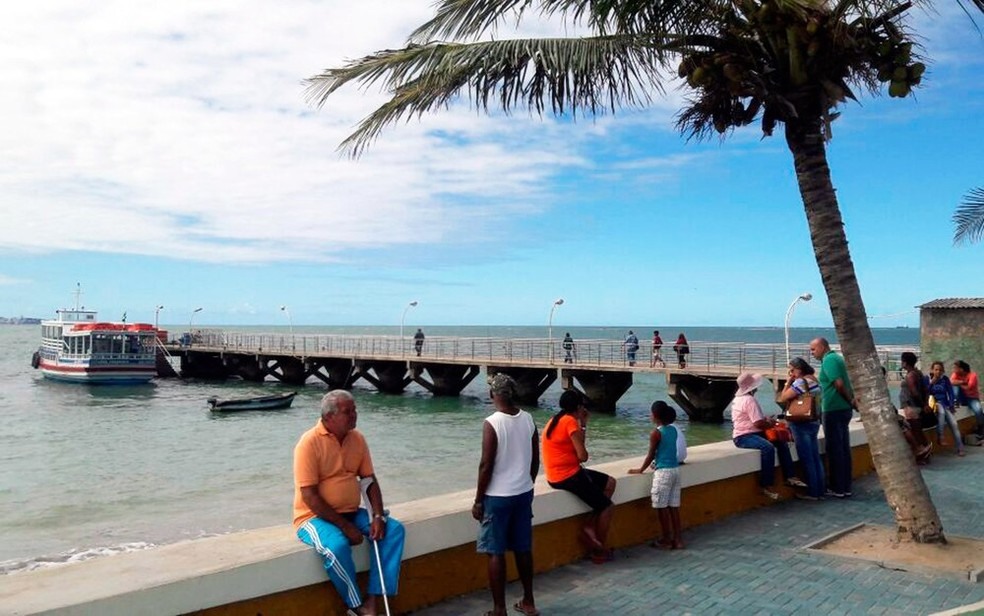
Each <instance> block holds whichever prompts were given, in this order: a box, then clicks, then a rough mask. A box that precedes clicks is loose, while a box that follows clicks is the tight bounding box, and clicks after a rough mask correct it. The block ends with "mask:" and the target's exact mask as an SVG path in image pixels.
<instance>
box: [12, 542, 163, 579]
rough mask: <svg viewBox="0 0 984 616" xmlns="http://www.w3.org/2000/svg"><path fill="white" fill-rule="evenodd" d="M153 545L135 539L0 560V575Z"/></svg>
mask: <svg viewBox="0 0 984 616" xmlns="http://www.w3.org/2000/svg"><path fill="white" fill-rule="evenodd" d="M153 547H157V546H156V544H153V543H147V542H144V541H136V542H132V543H122V544H120V545H114V546H108V547H98V548H89V549H85V550H76V549H73V550H68V551H67V552H62V553H61V554H57V555H55V556H37V557H35V558H30V559H27V560H6V561H0V575H9V574H12V573H25V572H27V571H36V570H38V569H48V568H51V567H60V566H62V565H70V564H72V563H79V562H82V561H86V560H91V559H93V558H101V557H103V556H112V555H114V554H124V553H126V552H137V551H139V550H147V549H150V548H153Z"/></svg>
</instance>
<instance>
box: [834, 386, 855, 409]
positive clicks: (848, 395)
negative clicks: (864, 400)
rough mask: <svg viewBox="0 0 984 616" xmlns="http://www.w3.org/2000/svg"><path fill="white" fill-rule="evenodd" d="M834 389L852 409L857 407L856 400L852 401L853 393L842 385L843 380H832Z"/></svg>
mask: <svg viewBox="0 0 984 616" xmlns="http://www.w3.org/2000/svg"><path fill="white" fill-rule="evenodd" d="M834 389H836V390H837V393H838V394H840V396H841V398H844V400H845V401H847V402H848V404H850V405H851V407H852V408H854V407H856V406H857V404H856V403H857V400H855V399H854V392H852V391H850V390H849V389H848V388H847V386H845V385H844V379H835V380H834Z"/></svg>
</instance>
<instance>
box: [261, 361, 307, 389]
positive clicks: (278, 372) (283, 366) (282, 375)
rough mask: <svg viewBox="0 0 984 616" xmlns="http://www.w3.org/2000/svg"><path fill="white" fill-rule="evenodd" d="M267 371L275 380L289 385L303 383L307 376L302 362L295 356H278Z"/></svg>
mask: <svg viewBox="0 0 984 616" xmlns="http://www.w3.org/2000/svg"><path fill="white" fill-rule="evenodd" d="M268 372H269V373H270V374H271V375H273V376H274V377H275V378H276V379H277V380H279V381H281V382H283V383H289V384H291V385H303V384H304V381H306V380H307V377H308V373H307V370H306V369H305V366H304V362H303V361H301V360H300V359H298V358H296V357H278V358H277V360H276V361H275V362H274V364H273V365H272V366H270V368H269V370H268Z"/></svg>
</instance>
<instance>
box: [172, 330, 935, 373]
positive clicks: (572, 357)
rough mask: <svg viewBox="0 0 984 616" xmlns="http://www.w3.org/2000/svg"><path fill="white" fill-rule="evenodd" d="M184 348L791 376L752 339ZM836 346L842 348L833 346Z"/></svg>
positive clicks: (283, 341)
mask: <svg viewBox="0 0 984 616" xmlns="http://www.w3.org/2000/svg"><path fill="white" fill-rule="evenodd" d="M186 342H187V344H185V347H186V348H193V349H199V350H202V351H220V352H221V351H226V352H234V353H251V354H252V353H255V354H277V355H290V356H294V357H298V358H302V359H303V358H305V357H347V358H352V359H355V360H360V359H361V360H411V361H423V362H450V363H475V364H493V365H523V366H531V367H534V366H544V367H551V366H553V367H558V368H564V367H570V368H582V369H583V368H598V369H603V370H629V371H640V372H646V371H659V372H666V371H673V372H695V373H701V374H722V375H737V374H738V373H740V372H744V371H756V372H761V373H763V374H768V375H784V374H786V366H787V362H786V350H785V345H783V344H761V343H747V342H705V341H693V342H690V343H689V347H690V352H689V353H688V354H687V355H686V356H685V364H684V365H683V366H681V365H680V362H679V361H678V356H677V353H676V352H674V350H673V348H672V347H673V345H672V344H670V345H665V344H664V345H663V347H662V349H661V350H660V359H661V361H657V362H655V364H654V363H653V345H652V343H650V342H643V343H641V344H640V346H639V349H638V350H637V351H636V353H635V361H634V362H632V360H631V359H630V354H629V353H628V352H627V349H626V347H625V345H624V344H623V343H622V342H621V341H618V340H601V339H599V340H577V341H576V342H575V343H574V347H573V348H572V349H565V348H563V340H561V339H557V338H554V339H553V340H549V339H545V338H459V337H442V336H432V337H428V338H426V340H424V343H423V345H422V347H421V350H420V355H419V357H418V354H417V350H416V348H415V341H414V340H413V339H412V338H410V337H402V338H401V337H400V336H351V335H310V334H306V335H290V334H279V333H278V334H259V333H243V332H225V331H221V330H198V331H195V332H193V333H192V335H191V337H190V340H186ZM834 349H835V350H838V347H837V346H835V347H834ZM789 350H790V356H791V357H802V358H804V359H806V360H808V361H810V362H811V363H813V364H814V365H816V363H817V362H816V361H815V360H813V359H812V358H811V357H810V349H809V345H808V344H805V343H800V344H791V345H790V348H789ZM913 350H914V351H917V352H918V348H915V347H912V346H897V345H896V346H879V347H878V354H879V357H880V359H881V362H882V365H883V366H885V367H886V369H887V370H888V372H889V374H890V375H892V373H893V372H897V370H898V367H899V361H898V359H899V355H900V354H901V353H902V352H903V351H913Z"/></svg>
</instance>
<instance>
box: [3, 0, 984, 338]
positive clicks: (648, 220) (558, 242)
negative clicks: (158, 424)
mask: <svg viewBox="0 0 984 616" xmlns="http://www.w3.org/2000/svg"><path fill="white" fill-rule="evenodd" d="M938 8H939V10H940V12H939V13H923V12H920V13H918V15H917V20H916V23H917V30H918V32H919V33H920V34H921V35H922V37H923V39H922V43H923V45H924V47H925V52H926V55H927V56H928V57H929V58H930V59H931V60H932V62H930V63H928V64H929V69H928V71H927V73H926V75H925V76H924V79H923V87H921V88H919V89H918V90H917V92H916V96H915V97H914V98H907V99H904V100H899V99H892V98H889V97H888V96H887V95H885V96H882V97H877V98H871V97H865V98H862V99H861V101H860V104H854V103H852V104H849V105H847V106H845V107H844V108H843V109H842V112H843V115H842V116H841V118H840V119H838V120H837V121H836V122H835V123H834V126H833V131H834V138H833V140H832V141H831V142H830V143H829V144H828V156H829V161H830V166H831V170H832V175H833V182H834V186H835V187H836V189H837V194H838V198H839V200H840V207H841V211H842V214H843V217H844V220H845V224H846V230H847V235H848V239H849V242H850V248H851V251H852V256H853V260H854V265H855V268H856V270H857V275H858V279H859V281H860V285H861V291H862V295H863V297H864V302H865V306H866V310H867V313H868V315H869V318H870V323H871V325H872V326H877V327H893V326H898V325H911V326H916V325H918V312H917V311H916V309H915V306H917V305H919V304H921V303H924V302H927V301H930V300H932V299H937V298H942V297H984V276H982V265H984V243H982V244H976V245H975V244H971V245H960V246H954V245H953V244H952V235H953V227H952V223H951V220H950V217H951V215H952V213H953V211H954V209H955V208H956V206H957V205H958V204H959V202H960V200H961V198H962V196H963V195H964V194H966V193H967V192H968V191H969V190H970V189H971V188H973V187H976V186H981V185H984V173H982V168H984V145H982V143H984V139H982V137H984V53H982V52H984V38H982V34H981V31H979V30H977V29H976V28H975V25H974V24H973V23H972V22H971V20H970V19H969V18H968V17H967V16H966V15H965V14H964V13H962V12H961V11H960V9H959V8H958V7H957V6H956V4H955V3H952V2H948V3H946V4H945V5H942V4H941V5H940V6H939V7H938ZM432 10H433V9H432V6H431V3H430V2H429V1H426V0H425V1H420V0H362V1H361V2H351V3H341V2H329V1H323V2H318V1H306V2H305V1H296V2H287V3H284V2H272V1H262V0H235V1H231V0H217V1H212V2H192V1H186V0H174V1H172V2H167V3H157V4H149V3H142V2H132V1H125V2H124V1H113V0H107V1H105V2H100V3H78V2H72V1H62V0H46V1H45V2H36V3H23V2H8V3H3V4H2V5H0V23H2V24H3V25H2V26H0V30H2V35H0V78H2V81H3V84H4V87H3V93H2V94H0V122H2V126H3V129H2V130H0V216H2V218H0V316H8V317H9V316H21V315H22V316H31V317H48V316H53V315H54V310H55V309H56V308H64V307H70V306H71V305H73V303H74V299H73V293H74V291H75V289H76V285H77V284H81V287H82V290H83V292H84V295H83V300H82V303H83V304H85V305H86V307H87V308H90V309H97V310H99V311H100V315H101V316H102V317H103V318H107V319H108V318H119V316H118V315H120V314H122V313H123V312H124V311H125V312H127V313H128V315H129V320H130V321H145V322H152V321H153V318H154V311H155V307H156V306H160V305H163V306H164V309H163V311H161V313H160V319H161V322H162V323H188V322H189V321H190V320H191V314H192V311H193V310H195V309H196V308H201V309H202V310H201V311H200V312H199V313H197V314H196V316H195V319H194V322H195V324H196V326H198V325H201V326H207V325H215V326H222V325H262V324H274V325H283V324H284V320H285V316H287V315H289V317H290V319H291V321H292V323H293V324H294V325H398V324H399V323H400V321H401V319H402V318H404V314H405V310H407V307H408V304H409V302H411V301H417V302H418V304H417V306H416V307H413V308H412V311H411V312H410V313H409V314H406V317H405V318H406V323H407V325H408V326H410V325H411V324H413V325H415V326H416V325H545V324H546V322H547V320H548V318H549V313H550V311H551V308H552V306H553V304H554V301H555V300H556V299H557V298H564V300H565V302H564V304H563V305H562V306H558V307H557V308H556V309H555V310H554V316H553V324H554V326H555V327H557V326H559V327H563V326H564V325H572V326H591V325H599V326H608V325H620V324H652V325H653V326H657V327H658V326H659V325H660V324H664V325H666V324H673V325H695V326H696V325H726V326H781V325H782V322H783V317H784V315H785V312H786V309H787V307H788V306H789V304H790V302H791V301H793V300H794V299H795V298H796V297H797V296H798V295H799V294H801V293H806V292H810V293H812V294H813V296H814V299H813V301H811V302H808V303H802V304H800V305H799V306H798V307H797V308H796V312H795V320H794V323H793V324H794V325H796V326H816V327H824V326H829V325H830V324H831V318H830V312H829V306H828V304H827V301H826V295H825V293H824V291H823V287H822V284H821V281H820V276H819V272H818V269H817V265H816V261H815V258H814V254H813V249H812V246H811V243H810V238H809V233H808V229H807V224H806V218H805V214H804V211H803V206H802V201H801V200H800V197H799V192H798V188H797V185H796V178H795V174H794V172H793V167H792V159H791V156H790V154H789V151H788V150H787V148H786V147H785V142H784V140H783V139H782V137H781V131H777V136H776V137H773V138H767V139H762V138H761V131H760V130H759V128H758V127H757V126H756V125H752V126H750V127H748V128H746V129H743V130H741V131H738V132H736V133H734V134H733V135H731V136H730V137H729V138H728V139H727V140H723V141H722V140H718V139H712V140H711V141H708V142H694V141H688V140H687V139H686V138H684V137H682V136H680V134H679V133H678V132H677V131H676V130H675V128H674V117H675V114H676V112H677V110H678V109H679V105H680V102H681V101H682V100H683V96H684V93H683V92H682V91H680V90H679V89H678V88H677V87H676V86H675V84H674V85H671V86H670V87H669V88H668V89H667V92H666V95H665V96H660V97H658V98H656V99H655V100H654V101H653V103H652V104H651V105H650V106H648V107H647V108H645V109H637V110H627V111H619V112H617V113H616V114H615V115H606V116H603V117H600V118H596V119H591V118H587V119H585V118H578V119H577V120H576V121H571V120H570V119H568V118H562V119H555V118H550V117H544V118H539V117H536V116H532V117H531V116H530V115H529V114H527V113H525V112H518V113H515V114H513V115H511V116H503V115H502V114H494V115H493V116H491V117H489V116H485V115H481V114H478V113H476V112H475V111H474V110H472V109H471V108H470V107H469V106H468V104H467V101H461V102H459V103H457V104H454V105H452V106H451V107H450V108H449V109H447V110H445V111H443V112H439V113H434V114H429V115H426V116H424V117H423V118H421V119H419V120H418V119H416V118H414V119H412V120H410V121H409V122H407V123H405V124H399V125H394V126H391V127H389V128H388V129H386V130H385V131H384V132H383V134H382V136H381V137H380V139H379V140H378V141H377V142H376V143H375V144H374V145H373V146H372V147H370V148H369V150H368V151H367V152H366V153H365V154H364V155H363V156H362V157H361V158H359V159H357V160H352V159H350V158H348V157H346V156H345V155H344V154H342V153H340V152H339V151H338V149H337V148H338V145H339V143H340V142H341V141H342V140H343V139H344V138H345V137H346V136H347V135H349V134H350V133H351V132H352V131H353V130H354V128H355V126H356V124H357V123H358V122H359V120H360V119H362V118H363V117H365V116H366V115H368V114H369V113H370V112H371V111H372V110H374V109H375V108H376V107H377V106H378V105H379V104H380V103H382V102H383V101H385V100H386V98H385V93H382V92H380V91H378V90H377V89H368V90H362V89H359V88H357V87H354V86H353V87H348V88H345V89H343V90H341V91H340V92H338V93H337V94H335V95H333V96H332V97H331V98H330V99H329V100H328V102H327V104H326V105H325V106H324V107H323V108H320V109H318V108H315V107H313V106H312V105H311V104H309V102H308V100H307V99H306V95H305V87H304V83H303V80H304V79H305V78H308V77H311V76H313V75H315V74H317V73H319V72H320V71H321V70H323V69H325V68H327V67H334V66H339V65H341V64H342V63H344V62H345V61H346V60H349V59H353V58H358V57H361V56H363V55H367V54H369V53H372V52H374V51H377V50H380V49H386V48H398V47H401V46H403V45H404V44H405V42H406V39H407V36H408V35H409V34H410V32H411V31H412V30H413V29H414V28H415V27H416V26H417V25H419V24H421V23H423V22H424V21H426V20H427V19H429V18H430V16H431V15H432ZM978 25H980V26H982V27H984V19H981V18H978ZM558 32H559V31H558V30H557V26H556V24H551V23H545V22H536V21H533V22H531V23H526V22H524V23H523V24H522V25H521V29H520V31H519V32H518V33H513V32H510V31H508V30H500V31H499V32H498V33H497V36H498V37H500V38H503V37H506V36H549V35H554V34H557V33H558ZM567 32H568V33H570V31H569V30H568V31H567ZM281 306H287V310H281V309H280V307H281Z"/></svg>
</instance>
